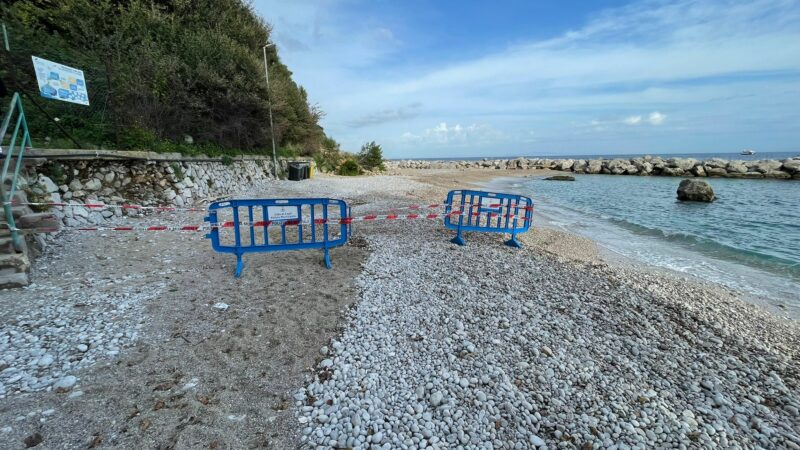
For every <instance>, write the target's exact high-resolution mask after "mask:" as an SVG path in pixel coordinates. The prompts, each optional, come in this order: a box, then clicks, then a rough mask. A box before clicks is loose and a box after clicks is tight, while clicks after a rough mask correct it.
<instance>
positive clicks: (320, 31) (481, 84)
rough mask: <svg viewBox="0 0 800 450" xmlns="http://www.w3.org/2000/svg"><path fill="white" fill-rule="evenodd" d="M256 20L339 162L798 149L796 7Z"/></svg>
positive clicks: (276, 5) (435, 5)
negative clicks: (341, 153) (373, 150)
mask: <svg viewBox="0 0 800 450" xmlns="http://www.w3.org/2000/svg"><path fill="white" fill-rule="evenodd" d="M253 7H254V9H255V10H256V12H257V13H259V14H260V15H261V16H262V17H264V19H265V20H266V21H267V22H268V23H270V24H271V25H272V27H273V38H274V40H275V41H276V42H277V44H278V48H279V53H280V55H281V58H282V59H283V61H284V62H285V63H286V64H287V65H288V66H289V68H290V70H292V72H293V73H294V77H295V80H296V81H297V82H299V83H300V84H302V85H303V86H305V87H306V89H307V90H308V92H309V96H310V98H311V101H312V102H314V103H318V104H319V106H320V107H321V108H322V109H323V110H324V111H325V113H326V116H325V118H324V119H323V126H324V127H325V130H326V132H327V133H328V134H329V135H330V136H332V137H333V138H334V139H336V140H337V141H339V142H341V143H342V147H343V148H344V149H345V150H349V151H356V150H358V148H359V147H360V145H361V144H362V143H364V142H366V141H371V140H375V141H377V142H378V143H380V144H382V146H383V148H384V154H385V155H386V156H388V157H391V158H401V157H402V158H421V157H458V156H515V155H558V154H612V153H622V154H624V153H689V152H738V151H739V150H741V149H742V148H754V149H756V150H758V151H764V152H766V151H795V150H797V151H800V107H798V105H800V0H770V1H766V0H752V1H716V2H706V1H672V2H665V1H649V0H648V1H638V2H623V1H610V0H609V1H593V2H587V1H571V0H568V1H560V2H537V1H516V0H515V1H494V2H485V1H481V2H467V1H431V0H428V1H425V0H408V1H388V0H372V1H368V0H292V1H286V0H254V2H253Z"/></svg>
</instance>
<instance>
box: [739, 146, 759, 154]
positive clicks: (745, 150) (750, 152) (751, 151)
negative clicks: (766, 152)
mask: <svg viewBox="0 0 800 450" xmlns="http://www.w3.org/2000/svg"><path fill="white" fill-rule="evenodd" d="M739 154H740V155H748V156H749V155H755V154H756V152H755V151H754V150H750V149H749V148H746V149H744V150H742V152H741V153H739Z"/></svg>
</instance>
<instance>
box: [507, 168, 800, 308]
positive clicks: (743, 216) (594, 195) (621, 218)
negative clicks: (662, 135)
mask: <svg viewBox="0 0 800 450" xmlns="http://www.w3.org/2000/svg"><path fill="white" fill-rule="evenodd" d="M575 178H576V181H574V182H558V181H544V180H542V179H540V178H529V179H524V180H520V179H516V180H513V181H511V180H506V183H511V184H512V186H511V187H512V188H513V189H514V190H518V191H521V192H524V193H527V194H529V195H531V196H532V198H533V199H534V202H536V204H537V211H538V212H539V214H541V215H542V216H543V217H544V218H545V219H547V220H548V221H550V222H552V223H554V224H556V225H558V226H562V227H564V228H566V229H569V230H571V231H575V232H578V233H580V234H584V235H587V236H589V237H591V238H594V239H595V240H597V241H598V242H599V243H600V244H601V245H604V246H606V247H608V248H609V249H610V250H613V251H616V252H618V253H621V254H623V255H625V256H629V257H633V258H636V259H640V260H643V261H645V262H648V263H651V264H654V265H657V266H663V267H667V268H670V269H674V270H678V271H681V272H686V273H689V274H692V275H697V276H699V277H701V278H706V279H710V280H712V281H715V282H720V283H723V284H727V285H729V286H731V287H734V288H738V289H743V290H746V291H749V292H752V293H755V294H759V295H764V296H767V297H771V298H775V299H781V300H786V301H789V302H790V303H792V305H793V306H798V307H800V182H798V181H778V180H730V179H709V180H707V181H708V182H709V184H711V186H712V188H713V189H714V192H715V193H716V195H717V201H715V202H713V203H710V204H707V203H695V202H679V201H677V200H676V190H677V187H678V184H679V183H680V181H681V179H679V178H667V177H634V176H607V175H582V176H576V177H575Z"/></svg>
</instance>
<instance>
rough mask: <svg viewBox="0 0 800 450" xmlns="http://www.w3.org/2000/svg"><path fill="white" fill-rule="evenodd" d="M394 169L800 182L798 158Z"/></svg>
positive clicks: (520, 161)
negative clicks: (761, 179)
mask: <svg viewBox="0 0 800 450" xmlns="http://www.w3.org/2000/svg"><path fill="white" fill-rule="evenodd" d="M387 166H388V167H389V168H394V169H459V170H468V169H481V168H494V169H505V170H536V169H549V170H559V171H562V172H573V173H588V174H599V173H602V174H608V175H638V176H648V175H655V176H671V177H700V178H703V177H712V178H714V177H720V178H746V179H756V178H770V179H781V180H789V179H794V180H800V156H798V157H795V158H789V159H786V160H783V161H778V160H761V161H741V160H730V161H729V160H725V159H721V158H712V159H709V160H707V161H700V160H697V159H695V158H669V159H666V160H665V159H664V158H661V157H658V156H644V157H636V158H630V159H626V158H614V159H590V160H585V159H571V158H570V159H547V158H522V157H521V158H514V159H496V160H490V159H488V158H484V159H483V160H481V161H414V160H406V161H389V162H388V163H387Z"/></svg>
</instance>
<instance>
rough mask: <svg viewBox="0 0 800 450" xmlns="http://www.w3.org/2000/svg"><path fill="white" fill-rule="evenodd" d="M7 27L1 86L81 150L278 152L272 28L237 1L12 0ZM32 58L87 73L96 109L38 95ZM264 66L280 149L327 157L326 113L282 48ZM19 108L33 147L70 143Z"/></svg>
mask: <svg viewBox="0 0 800 450" xmlns="http://www.w3.org/2000/svg"><path fill="white" fill-rule="evenodd" d="M0 20H2V21H3V22H5V23H6V25H7V27H8V29H9V37H10V44H11V53H10V54H9V53H7V52H5V51H2V50H0V58H2V60H0V61H1V63H0V77H2V79H3V80H5V81H6V84H7V85H8V87H9V90H10V91H23V92H27V93H29V94H30V95H31V96H32V97H35V98H36V103H39V104H40V105H42V107H43V108H44V109H45V110H46V111H47V112H48V113H49V114H50V115H52V116H54V117H58V118H59V119H60V122H59V123H61V124H62V125H63V126H64V128H65V129H66V130H67V131H68V132H69V133H70V134H72V135H73V136H74V137H75V138H76V139H77V140H78V141H79V142H80V144H81V145H82V146H83V147H86V148H89V147H105V148H121V149H145V150H155V151H178V152H183V153H195V154H197V153H206V154H237V153H240V152H247V153H271V143H270V130H269V118H268V109H267V107H268V102H267V98H268V93H267V88H266V84H265V80H264V65H263V64H264V63H263V53H262V46H263V45H264V43H265V42H266V41H267V39H268V38H269V36H270V32H271V29H270V26H269V25H268V24H266V23H264V22H263V21H262V20H261V19H260V18H259V17H258V16H257V15H255V14H254V13H253V11H252V9H251V8H250V6H249V5H248V4H245V3H243V2H242V1H241V0H11V1H7V0H6V1H4V2H3V6H2V11H0ZM31 55H35V56H39V57H42V58H45V59H50V60H53V61H57V62H60V63H62V64H66V65H69V66H73V67H77V68H80V69H82V70H83V71H84V73H85V75H86V79H87V86H88V90H89V98H90V102H91V106H89V107H85V106H80V105H75V104H70V103H65V102H59V101H51V100H45V99H42V98H40V97H38V92H37V86H36V80H35V74H34V71H33V68H32V63H31ZM267 57H268V60H269V72H270V88H271V89H270V94H271V96H272V107H273V116H274V127H275V137H276V143H277V145H278V146H279V147H280V148H281V149H282V151H286V149H291V153H294V154H297V155H312V154H316V153H317V152H318V151H319V149H320V148H325V149H326V152H327V153H331V152H332V150H331V149H330V142H328V141H329V139H327V138H326V137H325V135H324V133H323V130H322V128H321V127H320V126H319V119H320V116H321V114H322V113H321V111H320V110H319V109H318V108H317V107H316V106H314V105H310V104H309V101H308V96H307V94H306V91H305V90H304V89H303V88H302V87H301V86H298V85H297V84H296V83H295V82H294V81H293V80H292V77H291V75H292V73H291V72H290V71H289V69H288V68H287V67H286V66H285V65H284V64H283V63H281V61H280V59H279V57H278V55H277V53H276V49H275V47H271V48H268V49H267ZM2 101H3V103H2V104H3V105H5V104H6V102H7V101H8V99H2ZM23 101H24V102H25V103H26V105H27V108H26V113H27V115H28V117H29V122H30V126H31V128H32V135H33V137H34V144H35V145H37V146H46V145H48V142H47V141H45V139H44V137H45V136H48V137H52V139H51V140H49V146H51V147H56V146H66V145H68V144H69V141H67V140H66V139H65V136H64V135H63V134H60V133H59V131H58V130H57V128H55V127H54V126H53V123H52V122H50V121H49V120H48V119H47V118H46V117H45V116H44V114H42V113H41V112H40V111H38V110H37V109H36V108H34V107H32V106H31V105H30V104H28V103H29V101H28V100H27V99H24V100H23ZM333 153H338V145H337V146H336V151H335V152H333Z"/></svg>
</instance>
